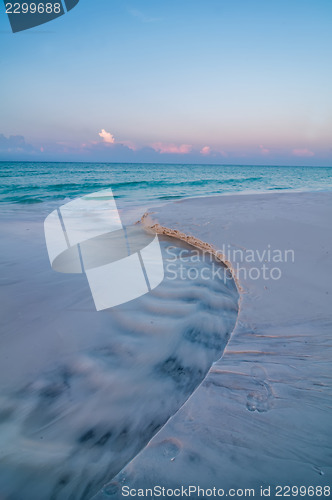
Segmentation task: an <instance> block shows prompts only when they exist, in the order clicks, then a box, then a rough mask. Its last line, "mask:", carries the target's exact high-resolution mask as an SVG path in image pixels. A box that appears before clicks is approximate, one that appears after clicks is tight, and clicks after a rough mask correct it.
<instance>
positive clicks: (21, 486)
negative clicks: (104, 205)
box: [0, 212, 238, 500]
mask: <svg viewBox="0 0 332 500" xmlns="http://www.w3.org/2000/svg"><path fill="white" fill-rule="evenodd" d="M2 234H3V238H2V249H1V267H2V270H3V273H2V275H1V301H2V310H3V311H4V314H3V315H2V316H1V319H0V326H1V337H0V342H1V349H0V401H1V404H0V408H1V409H0V496H1V495H2V496H4V498H10V499H11V500H20V499H23V498H24V499H26V498H33V499H34V500H38V499H42V500H45V499H54V500H55V499H69V498H71V499H88V498H91V497H92V496H93V495H94V494H95V493H96V492H97V491H98V489H100V488H101V487H102V486H103V485H104V484H105V483H106V482H107V481H108V480H110V479H111V478H112V477H114V476H115V475H116V474H117V473H118V472H119V471H120V470H121V469H122V468H123V467H124V466H125V465H126V464H127V463H128V462H129V461H130V460H131V459H132V458H133V457H135V456H136V455H137V453H138V452H139V451H140V450H142V449H143V448H144V447H145V445H146V444H147V443H148V441H149V440H150V439H151V438H152V437H153V436H154V435H155V434H156V433H157V432H158V430H159V429H160V428H161V427H162V426H163V425H164V424H165V422H166V421H167V420H168V419H169V418H170V416H172V415H174V414H175V413H176V412H177V411H178V409H179V408H180V407H181V406H182V405H183V404H184V402H185V401H186V400H187V399H188V398H189V396H190V395H191V394H192V393H193V392H194V391H195V389H196V388H197V386H198V385H199V384H200V383H201V382H202V380H203V379H204V377H205V376H206V374H207V372H208V371H209V369H210V367H211V365H212V364H213V362H214V361H216V360H217V359H219V358H220V357H221V356H222V354H223V351H224V348H225V346H226V344H227V342H228V340H229V338H230V335H231V332H232V331H233V329H234V326H235V323H236V319H237V313H238V292H237V289H236V286H235V284H234V281H233V280H232V278H231V276H230V274H229V271H228V270H227V269H226V268H225V267H224V266H223V264H221V263H220V262H219V261H217V260H215V259H214V258H213V257H211V255H210V254H207V253H205V254H203V253H202V252H201V253H200V254H199V253H198V251H197V250H196V249H194V248H193V247H192V246H189V245H186V244H185V243H182V242H179V241H177V240H176V239H174V238H168V237H163V238H162V239H161V247H162V253H163V257H164V267H165V280H164V282H163V283H162V284H161V285H160V286H158V287H157V288H156V289H155V290H154V291H152V292H150V293H149V294H147V295H145V296H142V297H140V298H139V299H136V300H134V301H132V302H130V303H127V304H124V305H122V306H118V307H116V308H113V309H108V310H106V311H101V312H96V311H95V309H94V305H93V301H92V297H91V295H90V291H89V288H88V284H87V281H86V278H85V276H83V275H63V274H58V273H56V272H54V271H52V269H51V268H50V266H49V263H48V258H47V253H46V247H45V243H44V235H43V226H42V220H29V217H27V216H26V215H25V217H24V220H23V217H22V219H20V218H19V213H17V212H16V219H15V220H13V217H9V218H7V219H6V220H4V221H3V222H2ZM172 446H175V447H176V443H175V444H174V443H173V444H172V443H170V444H169V443H168V444H167V449H166V451H165V453H171V454H172V450H171V449H170V447H171V448H172Z"/></svg>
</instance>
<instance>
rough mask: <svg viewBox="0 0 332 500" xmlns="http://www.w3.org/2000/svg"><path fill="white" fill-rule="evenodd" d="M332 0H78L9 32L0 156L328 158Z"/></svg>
mask: <svg viewBox="0 0 332 500" xmlns="http://www.w3.org/2000/svg"><path fill="white" fill-rule="evenodd" d="M331 21H332V2H331V0H310V1H308V0H291V1H290V0H287V1H285V0H278V1H277V0H264V1H262V0H231V1H230V0H227V1H226V0H204V1H203V0H199V1H198V0H132V1H130V0H128V1H127V0H80V2H79V4H78V5H77V6H76V7H75V8H74V9H72V10H71V11H70V12H68V13H66V14H65V15H64V16H62V17H60V18H58V19H56V20H54V21H51V22H49V23H47V24H44V25H43V26H39V27H37V28H33V29H30V30H27V31H24V32H20V33H15V34H13V33H12V32H11V30H10V25H9V21H8V19H7V16H6V14H5V13H4V10H3V8H2V10H1V11H0V41H1V47H2V51H1V56H0V74H1V79H0V90H1V93H0V95H1V98H0V160H39V161H43V160H45V161H110V162H121V161H123V162H160V163H167V162H172V163H173V162H174V163H209V164H213V163H221V164H256V165H322V166H332V93H331V88H332V64H331V61H332V29H331Z"/></svg>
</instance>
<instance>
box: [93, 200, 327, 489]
mask: <svg viewBox="0 0 332 500" xmlns="http://www.w3.org/2000/svg"><path fill="white" fill-rule="evenodd" d="M331 220H332V194H331V193H323V192H322V193H291V194H285V193H281V194H276V193H273V194H268V195H266V194H261V195H241V196H224V197H210V198H200V199H189V200H183V201H179V202H175V203H171V204H168V205H166V206H164V207H162V208H160V209H158V208H156V209H154V210H152V211H151V212H150V214H149V217H147V218H145V223H146V224H148V225H150V226H153V225H155V224H157V225H158V226H157V227H159V226H163V227H165V228H169V229H170V230H176V231H179V232H181V233H184V234H186V235H189V236H193V237H195V238H198V239H199V240H201V241H203V242H207V243H209V244H211V245H212V246H213V247H214V248H215V249H216V250H218V249H219V250H220V249H224V251H225V250H226V251H228V252H229V255H228V257H229V260H230V262H231V265H232V266H233V267H234V269H236V268H237V267H238V269H240V272H241V275H240V276H239V283H240V287H241V298H240V311H239V317H238V320H237V323H236V327H235V330H234V331H233V333H232V336H231V339H230V341H229V343H228V345H227V346H226V349H225V351H224V354H223V356H222V358H221V359H219V361H217V362H215V363H214V364H213V366H212V368H211V370H210V371H209V373H208V375H207V377H206V379H205V380H204V382H203V383H202V384H201V385H200V387H199V388H198V389H197V390H196V391H195V392H194V394H193V395H192V396H191V397H190V398H189V400H188V401H187V402H186V403H185V404H184V406H183V407H182V408H181V410H180V411H178V412H177V413H176V415H175V416H173V417H172V418H171V419H170V420H169V421H168V423H167V424H166V425H165V426H164V427H163V428H162V429H161V430H160V431H159V433H158V434H157V435H156V436H155V437H154V438H153V439H152V440H151V441H150V443H149V444H148V445H147V446H146V447H145V449H144V450H143V451H142V452H141V453H140V454H139V455H138V456H137V457H136V458H135V459H134V460H132V461H131V462H130V463H129V464H128V465H127V467H125V468H124V470H123V471H122V472H121V473H120V474H118V476H117V477H116V478H115V479H114V480H113V481H112V482H111V483H110V484H109V485H108V486H106V487H105V488H104V490H103V492H101V493H100V494H99V495H97V496H96V498H98V499H99V498H100V499H101V498H108V497H109V496H111V497H112V498H117V497H118V496H119V497H121V488H122V487H130V488H135V489H139V488H153V487H154V486H156V485H161V486H164V487H166V488H176V487H180V486H188V485H196V486H200V487H202V488H203V487H204V488H213V487H218V488H223V489H224V490H225V492H227V491H228V490H229V489H238V488H242V489H246V488H253V489H254V490H255V493H256V495H255V496H259V494H260V488H261V486H262V487H263V488H265V489H266V488H269V487H271V490H270V496H271V497H272V498H273V497H275V496H276V493H277V491H278V490H276V487H277V486H278V485H281V486H282V487H284V486H286V487H287V486H298V487H300V486H301V485H303V486H306V487H307V488H308V487H309V486H314V487H315V486H317V485H318V486H319V485H320V486H324V485H331V480H332V463H331V448H332V442H331V423H330V422H331V396H332V388H331V378H332V370H331V356H332V346H331V331H332V309H331V294H332V286H331V275H332V254H331ZM162 232H163V231H162ZM167 232H169V231H167ZM234 250H241V251H242V253H241V252H234ZM264 250H265V251H266V253H265V254H264V253H263V252H264ZM267 250H270V254H268V253H267ZM285 251H288V253H287V254H286V253H285ZM253 252H254V253H255V255H256V259H255V261H254V262H253V261H252V255H253ZM257 252H258V253H257ZM249 255H251V257H250V259H248V256H249ZM277 255H278V256H279V257H277ZM285 255H287V256H288V259H286V258H285ZM262 256H263V257H262ZM272 256H274V257H272ZM292 256H293V257H292ZM246 257H247V260H251V261H250V262H248V261H247V260H246ZM278 259H279V262H276V260H278ZM280 259H282V261H280ZM264 263H265V264H266V266H267V267H268V268H269V269H270V270H271V268H278V269H279V272H277V271H273V277H274V278H273V277H271V276H270V275H266V273H265V277H264V276H263V273H262V272H261V273H260V275H259V276H258V277H257V273H256V274H255V273H252V275H251V277H250V276H249V271H250V269H251V268H253V267H257V268H258V269H261V268H262V265H263V264H264ZM246 272H247V274H246ZM279 275H280V276H279ZM266 277H268V279H266ZM304 491H308V490H304ZM309 491H310V490H309ZM239 496H240V495H239ZM309 496H310V495H309Z"/></svg>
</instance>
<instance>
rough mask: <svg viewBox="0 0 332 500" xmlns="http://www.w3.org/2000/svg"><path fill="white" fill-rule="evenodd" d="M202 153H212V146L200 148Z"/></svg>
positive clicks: (206, 154) (205, 154)
mask: <svg viewBox="0 0 332 500" xmlns="http://www.w3.org/2000/svg"><path fill="white" fill-rule="evenodd" d="M200 153H201V155H204V156H208V155H209V154H210V153H211V148H210V146H204V148H202V149H201V150H200Z"/></svg>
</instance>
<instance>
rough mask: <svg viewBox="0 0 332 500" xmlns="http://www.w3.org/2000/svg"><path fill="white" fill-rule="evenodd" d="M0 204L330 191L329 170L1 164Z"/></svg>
mask: <svg viewBox="0 0 332 500" xmlns="http://www.w3.org/2000/svg"><path fill="white" fill-rule="evenodd" d="M0 178H1V181H0V202H5V203H9V204H40V203H43V202H54V203H55V204H56V203H58V204H61V202H62V201H64V200H66V201H68V200H67V199H68V198H69V199H73V198H75V197H79V196H82V195H84V194H87V193H92V192H94V191H98V190H101V189H105V188H112V190H113V193H114V195H115V198H116V199H117V200H118V202H120V200H121V204H122V205H123V206H128V205H135V206H147V207H148V206H151V205H153V204H156V202H157V203H159V204H161V203H164V202H167V201H172V200H176V199H180V198H188V197H197V196H211V195H221V194H232V193H256V192H257V193H259V192H273V191H286V190H287V191H326V190H332V168H329V167H278V166H275V167H273V166H252V165H241V166H232V165H182V164H181V165H180V164H179V165H174V164H123V163H38V162H0Z"/></svg>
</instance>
